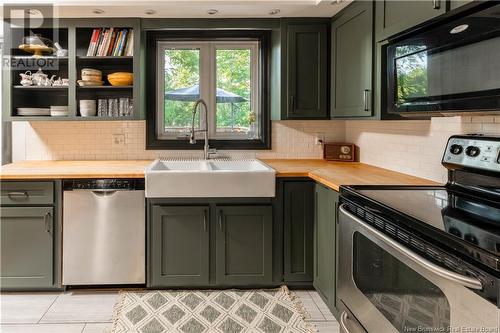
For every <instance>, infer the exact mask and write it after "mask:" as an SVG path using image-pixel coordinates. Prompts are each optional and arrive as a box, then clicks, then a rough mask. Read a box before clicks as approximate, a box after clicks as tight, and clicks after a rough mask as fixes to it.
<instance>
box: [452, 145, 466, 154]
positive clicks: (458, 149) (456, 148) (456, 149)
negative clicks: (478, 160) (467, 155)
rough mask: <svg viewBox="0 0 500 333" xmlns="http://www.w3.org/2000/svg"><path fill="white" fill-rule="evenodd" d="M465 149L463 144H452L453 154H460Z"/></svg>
mask: <svg viewBox="0 0 500 333" xmlns="http://www.w3.org/2000/svg"><path fill="white" fill-rule="evenodd" d="M463 151H464V148H463V147H462V146H461V145H451V147H450V153H452V154H453V155H460V154H462V152H463Z"/></svg>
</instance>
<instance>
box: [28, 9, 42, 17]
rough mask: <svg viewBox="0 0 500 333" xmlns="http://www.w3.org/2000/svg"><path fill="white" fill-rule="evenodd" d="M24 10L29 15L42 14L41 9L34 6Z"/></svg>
mask: <svg viewBox="0 0 500 333" xmlns="http://www.w3.org/2000/svg"><path fill="white" fill-rule="evenodd" d="M24 12H25V13H26V15H29V16H40V15H42V12H41V11H39V10H38V9H34V8H29V9H26V10H25V11H24Z"/></svg>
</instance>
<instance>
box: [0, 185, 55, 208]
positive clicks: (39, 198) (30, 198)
mask: <svg viewBox="0 0 500 333" xmlns="http://www.w3.org/2000/svg"><path fill="white" fill-rule="evenodd" d="M0 193H1V194H0V199H1V204H2V205H44V204H49V205H50V204H52V203H53V202H54V184H53V183H52V182H2V186H1V190H0Z"/></svg>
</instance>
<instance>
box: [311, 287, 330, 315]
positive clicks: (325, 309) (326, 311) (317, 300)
mask: <svg viewBox="0 0 500 333" xmlns="http://www.w3.org/2000/svg"><path fill="white" fill-rule="evenodd" d="M309 294H310V295H311V298H312V299H313V300H314V302H315V303H316V305H317V306H318V308H319V311H321V313H322V314H323V316H324V317H325V320H335V317H334V316H333V314H332V313H331V312H330V309H329V308H328V306H327V305H326V304H325V302H324V301H323V299H322V298H321V296H320V295H319V294H318V292H316V291H310V292H309Z"/></svg>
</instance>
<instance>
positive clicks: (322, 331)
mask: <svg viewBox="0 0 500 333" xmlns="http://www.w3.org/2000/svg"><path fill="white" fill-rule="evenodd" d="M313 324H314V325H315V326H316V328H317V329H318V333H339V332H340V326H339V324H338V323H337V322H336V321H321V322H314V321H313Z"/></svg>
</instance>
